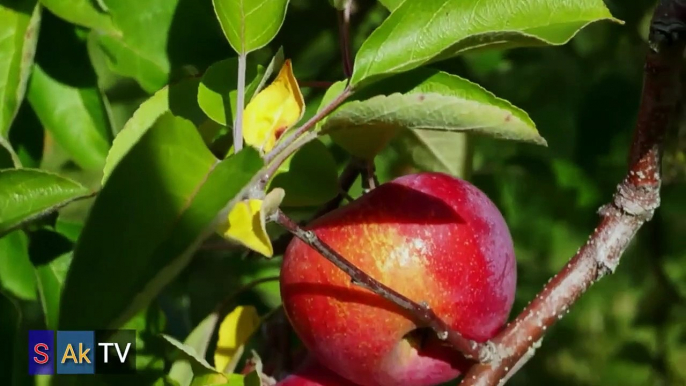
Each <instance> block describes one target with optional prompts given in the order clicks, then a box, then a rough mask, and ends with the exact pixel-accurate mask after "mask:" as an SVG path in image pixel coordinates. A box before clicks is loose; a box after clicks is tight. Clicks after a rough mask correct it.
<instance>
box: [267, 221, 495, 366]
mask: <svg viewBox="0 0 686 386" xmlns="http://www.w3.org/2000/svg"><path fill="white" fill-rule="evenodd" d="M275 217H276V219H275V220H276V222H277V223H278V224H280V225H281V226H283V227H284V228H286V229H287V230H288V231H289V232H291V233H292V234H293V235H294V236H295V237H297V238H299V239H300V240H302V241H303V242H305V243H306V244H307V245H309V246H310V247H312V248H313V249H315V250H316V251H317V252H319V253H320V254H321V255H322V256H323V257H324V258H325V259H327V260H328V261H330V262H331V263H333V264H334V265H335V266H336V267H338V268H339V269H340V270H342V271H343V272H345V273H346V274H347V275H348V276H350V279H351V282H352V283H353V284H355V285H357V286H360V287H362V288H365V289H367V290H369V291H371V292H373V293H375V294H377V295H379V296H381V297H383V298H384V299H386V300H388V301H390V302H393V303H394V304H395V305H397V306H398V307H400V308H402V309H403V310H405V311H407V312H408V313H410V314H411V315H412V316H413V317H414V318H415V319H417V322H418V323H419V324H421V325H422V326H426V327H430V328H431V329H433V330H434V331H435V332H436V334H437V335H438V338H439V339H441V340H445V341H447V342H448V343H450V344H451V345H452V347H454V348H455V349H456V350H458V351H460V352H461V353H462V354H463V355H464V356H465V357H466V358H468V359H474V360H479V361H487V360H488V359H489V358H490V357H491V355H492V347H491V345H490V344H483V343H478V342H475V341H472V340H470V339H467V338H465V337H463V336H462V335H461V334H460V333H459V332H457V331H455V330H453V329H451V328H450V327H449V326H448V325H447V324H446V323H445V322H444V321H443V320H441V318H439V317H438V315H436V313H434V312H433V310H432V309H431V308H430V307H429V305H428V304H426V303H425V302H420V303H416V302H414V301H412V300H411V299H408V298H407V297H405V296H403V295H401V294H399V293H398V292H396V291H394V290H393V289H391V288H389V287H387V286H386V285H384V284H382V283H381V282H379V281H377V280H375V279H374V278H372V277H371V276H369V275H368V274H366V273H365V272H364V271H362V270H361V269H359V268H357V267H356V266H355V265H354V264H352V263H351V262H350V261H348V260H347V259H346V258H345V257H343V256H341V255H340V254H339V253H338V252H336V251H335V250H334V249H333V248H332V247H331V246H329V245H328V244H327V243H325V242H324V241H322V240H321V239H319V237H317V235H316V234H315V233H314V232H312V231H309V230H305V229H303V228H301V227H300V226H298V224H296V223H295V222H294V221H293V220H291V219H290V218H289V217H288V216H286V215H285V214H284V213H283V212H282V211H281V210H279V211H277V213H276V216H275Z"/></svg>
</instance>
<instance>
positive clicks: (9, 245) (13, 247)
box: [0, 230, 36, 300]
mask: <svg viewBox="0 0 686 386" xmlns="http://www.w3.org/2000/svg"><path fill="white" fill-rule="evenodd" d="M0 288H2V289H3V290H5V291H7V292H9V293H10V294H12V295H14V296H16V297H17V298H19V299H24V300H34V299H36V277H35V276H34V274H33V265H32V264H31V260H29V242H28V237H26V234H24V232H23V231H20V230H19V231H14V232H12V233H10V234H8V235H5V236H4V237H2V238H0Z"/></svg>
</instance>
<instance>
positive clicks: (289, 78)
mask: <svg viewBox="0 0 686 386" xmlns="http://www.w3.org/2000/svg"><path fill="white" fill-rule="evenodd" d="M304 112H305V102H304V100H303V96H302V94H301V92H300V87H299V86H298V81H297V80H296V79H295V76H293V69H292V67H291V61H290V60H286V62H285V63H284V65H283V66H282V67H281V70H280V71H279V74H278V75H277V77H276V79H275V80H274V82H272V83H271V84H270V85H269V86H267V87H266V88H265V89H264V90H262V91H260V92H259V94H257V95H256V96H255V97H254V98H253V99H252V100H251V101H250V103H248V105H247V106H246V107H245V113H244V115H243V137H244V138H245V142H246V143H247V144H248V145H251V146H253V147H256V148H258V149H260V150H261V151H263V152H268V151H270V150H271V149H272V148H273V147H274V144H275V143H276V140H277V139H278V138H279V137H280V136H281V135H282V134H283V133H284V132H285V131H286V130H288V129H289V128H290V127H292V126H293V125H295V124H296V123H297V122H298V121H299V120H300V118H302V115H303V113H304Z"/></svg>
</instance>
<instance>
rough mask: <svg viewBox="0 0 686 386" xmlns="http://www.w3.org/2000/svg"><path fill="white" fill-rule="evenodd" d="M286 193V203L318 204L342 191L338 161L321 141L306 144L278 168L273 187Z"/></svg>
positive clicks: (284, 203) (271, 186) (289, 204)
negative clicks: (340, 188) (339, 182)
mask: <svg viewBox="0 0 686 386" xmlns="http://www.w3.org/2000/svg"><path fill="white" fill-rule="evenodd" d="M277 187H278V188H282V189H283V190H284V191H285V192H286V196H285V198H284V200H283V203H282V204H283V205H284V206H317V205H321V204H324V203H326V202H327V201H329V200H331V199H332V198H334V197H336V195H337V194H338V191H339V186H338V173H337V168H336V160H335V159H334V158H333V155H331V152H330V151H329V149H328V148H327V147H326V145H324V144H323V143H322V142H321V141H318V140H315V141H311V142H309V143H307V144H306V145H305V146H303V147H302V148H301V149H300V150H298V152H297V153H295V154H294V155H293V157H291V158H289V159H288V160H286V162H284V163H283V164H282V165H281V167H280V168H279V172H278V174H277V175H276V176H275V177H274V180H273V181H272V183H271V185H270V188H277Z"/></svg>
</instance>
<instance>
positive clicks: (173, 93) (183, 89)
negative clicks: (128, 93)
mask: <svg viewBox="0 0 686 386" xmlns="http://www.w3.org/2000/svg"><path fill="white" fill-rule="evenodd" d="M199 84H200V81H199V80H198V79H185V80H182V81H180V82H178V83H176V84H173V85H171V86H167V87H164V88H163V89H161V90H160V91H158V92H156V93H155V94H154V95H153V96H151V97H150V98H148V99H147V100H146V101H145V102H143V103H141V105H140V106H139V107H138V109H137V110H136V112H135V113H134V114H133V116H132V117H131V119H129V120H128V121H127V122H126V124H125V125H124V128H123V129H122V130H121V131H120V132H119V134H118V135H117V137H116V138H115V139H114V142H113V143H112V148H111V149H110V151H109V153H108V154H107V160H106V161H105V167H104V169H103V177H102V183H103V184H105V182H106V181H107V179H108V178H109V176H110V174H111V173H112V171H113V170H114V168H115V166H117V164H118V163H119V161H121V159H122V158H123V157H124V156H125V155H126V154H127V153H128V152H129V150H131V148H132V147H133V146H134V145H135V144H136V143H137V142H138V140H140V138H141V137H142V136H143V135H144V134H145V133H146V132H147V131H148V129H150V128H151V127H152V126H153V124H154V123H155V122H156V121H157V119H158V118H159V117H161V116H162V115H163V114H164V113H166V112H171V113H172V114H173V115H174V116H177V117H182V118H186V119H188V120H190V121H191V122H193V123H194V124H196V125H201V124H202V123H203V122H204V121H205V120H206V119H207V118H206V116H205V114H204V113H203V112H202V110H201V109H200V107H199V106H198V101H197V95H198V85H199Z"/></svg>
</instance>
